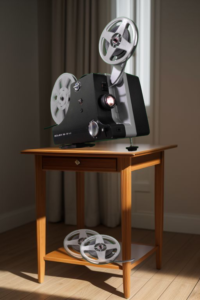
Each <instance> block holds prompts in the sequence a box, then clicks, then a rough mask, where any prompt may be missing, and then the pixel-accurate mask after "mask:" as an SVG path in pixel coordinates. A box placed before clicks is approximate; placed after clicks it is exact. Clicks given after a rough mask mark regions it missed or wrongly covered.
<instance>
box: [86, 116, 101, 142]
mask: <svg viewBox="0 0 200 300" xmlns="http://www.w3.org/2000/svg"><path fill="white" fill-rule="evenodd" d="M88 131H89V134H90V135H91V136H92V137H93V138H95V137H96V136H97V134H98V132H99V125H98V123H97V122H96V121H94V120H92V121H91V122H90V123H89V125H88Z"/></svg>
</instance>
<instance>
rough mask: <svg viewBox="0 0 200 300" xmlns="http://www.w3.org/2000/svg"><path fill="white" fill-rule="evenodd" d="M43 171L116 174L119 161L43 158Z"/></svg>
mask: <svg viewBox="0 0 200 300" xmlns="http://www.w3.org/2000/svg"><path fill="white" fill-rule="evenodd" d="M42 169H43V170H62V171H67V170H72V171H97V172H99V171H101V172H103V171H105V172H115V171H116V170H117V159H116V158H89V157H54V156H43V158H42Z"/></svg>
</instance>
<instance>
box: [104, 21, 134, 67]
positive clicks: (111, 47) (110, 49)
mask: <svg viewBox="0 0 200 300" xmlns="http://www.w3.org/2000/svg"><path fill="white" fill-rule="evenodd" d="M137 43H138V29H137V26H136V25H135V23H134V22H133V21H132V20H130V19H128V18H124V17H120V18H116V19H114V20H112V21H111V22H110V23H109V24H108V25H107V26H106V27H105V28H104V30H103V32H102V34H101V37H100V40H99V53H100V56H101V58H102V59H103V60H104V61H105V62H106V63H107V64H109V65H119V64H123V63H126V61H127V60H128V59H129V58H130V57H131V56H132V54H133V52H134V51H135V49H136V47H137Z"/></svg>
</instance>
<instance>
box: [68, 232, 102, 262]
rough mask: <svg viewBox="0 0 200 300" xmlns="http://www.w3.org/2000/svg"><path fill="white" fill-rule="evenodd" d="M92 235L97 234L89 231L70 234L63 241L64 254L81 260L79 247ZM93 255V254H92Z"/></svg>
mask: <svg viewBox="0 0 200 300" xmlns="http://www.w3.org/2000/svg"><path fill="white" fill-rule="evenodd" d="M93 235H98V232H96V231H94V230H90V229H80V230H75V231H72V232H70V233H69V234H68V235H67V236H66V237H65V239H64V241H63V245H64V248H65V250H66V252H67V253H68V254H69V255H71V256H73V257H76V258H78V259H82V258H83V257H82V256H81V254H80V245H81V244H82V242H83V241H84V240H86V239H88V238H90V237H92V236H93ZM92 254H93V255H95V251H94V253H92Z"/></svg>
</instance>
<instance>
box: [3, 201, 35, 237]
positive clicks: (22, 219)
mask: <svg viewBox="0 0 200 300" xmlns="http://www.w3.org/2000/svg"><path fill="white" fill-rule="evenodd" d="M35 216H36V214H35V206H34V205H33V206H28V207H26V208H21V209H17V210H15V211H12V212H9V213H6V214H2V215H0V232H4V231H7V230H10V229H13V228H16V227H18V226H21V225H24V224H26V223H29V222H32V221H34V220H35Z"/></svg>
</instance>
